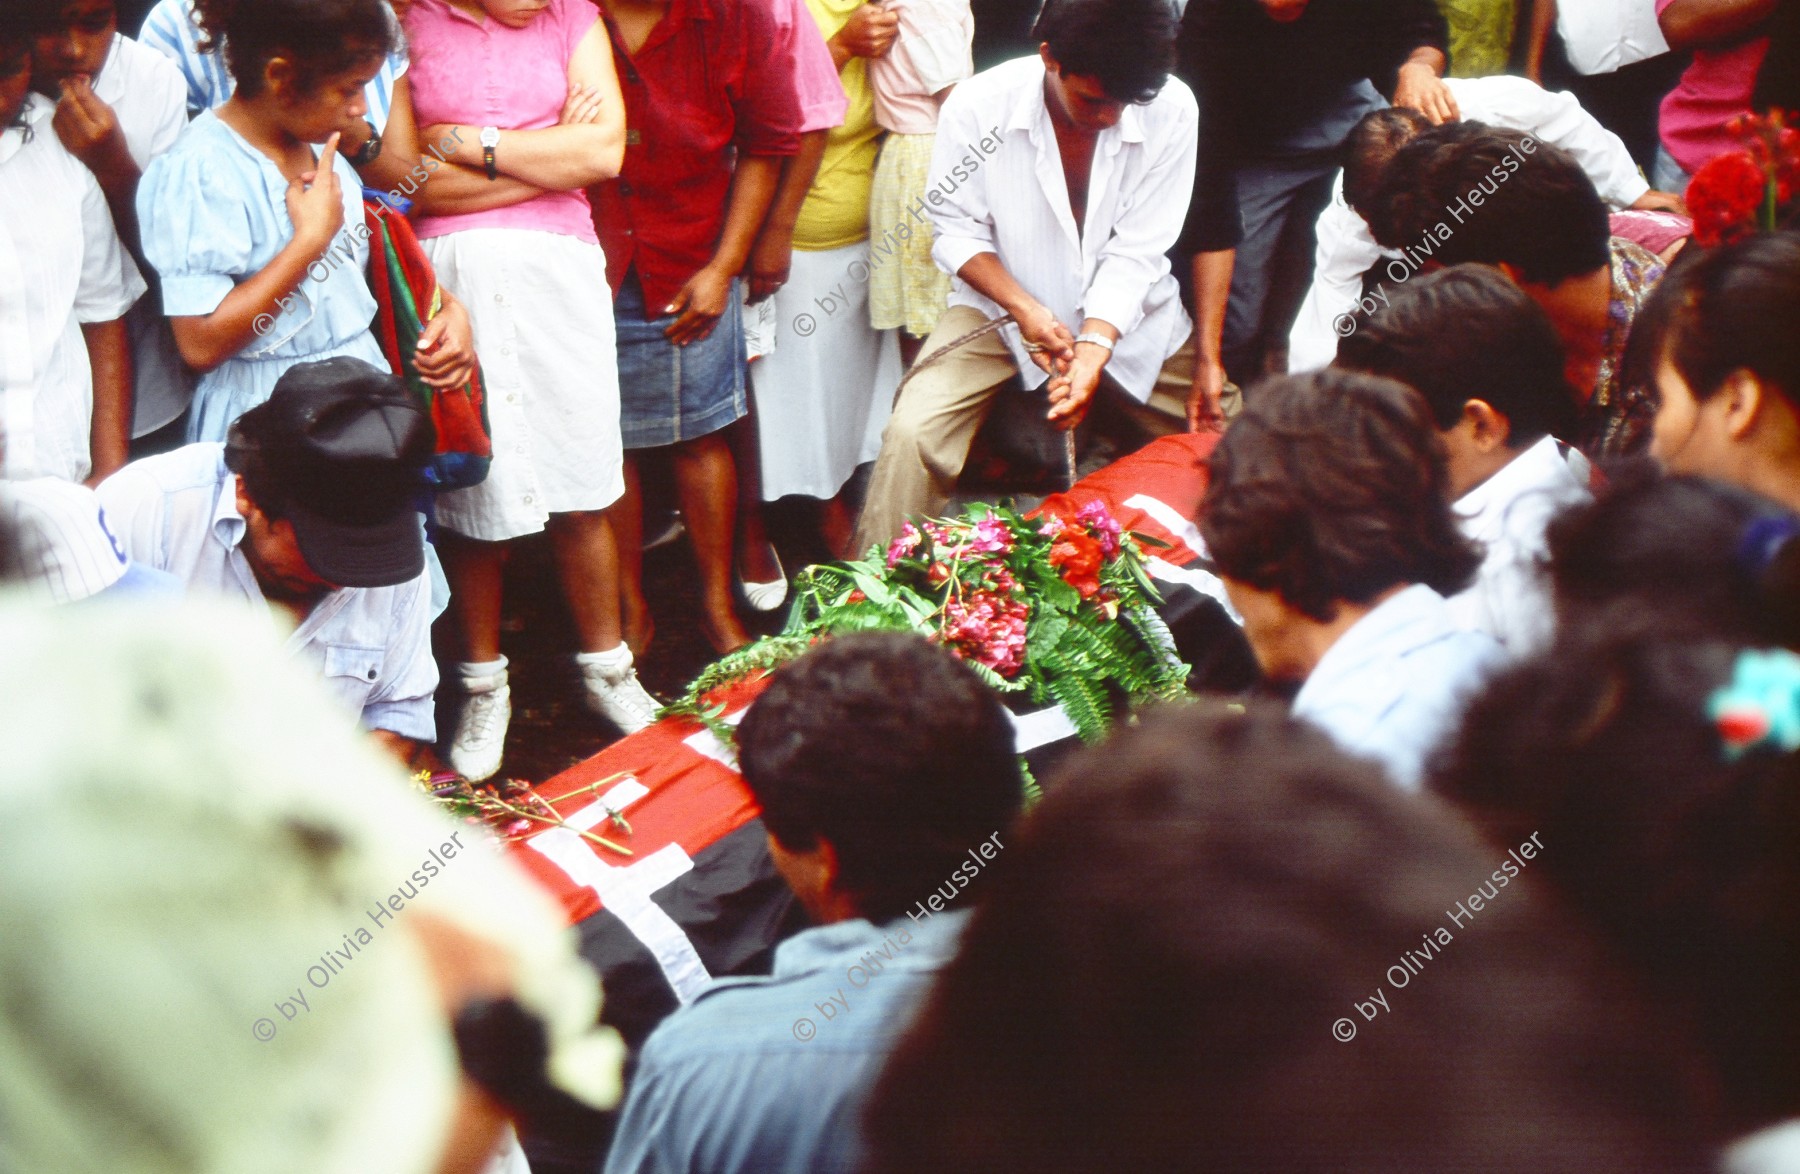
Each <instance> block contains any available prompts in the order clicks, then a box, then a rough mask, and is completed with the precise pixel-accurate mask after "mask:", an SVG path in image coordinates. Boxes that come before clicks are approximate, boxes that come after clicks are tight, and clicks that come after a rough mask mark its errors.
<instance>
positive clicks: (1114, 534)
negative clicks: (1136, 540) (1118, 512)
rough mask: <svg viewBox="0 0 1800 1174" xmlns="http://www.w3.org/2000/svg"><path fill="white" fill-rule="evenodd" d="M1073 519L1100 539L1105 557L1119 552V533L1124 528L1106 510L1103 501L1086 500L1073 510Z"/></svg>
mask: <svg viewBox="0 0 1800 1174" xmlns="http://www.w3.org/2000/svg"><path fill="white" fill-rule="evenodd" d="M1075 520H1076V521H1078V522H1080V523H1081V524H1083V525H1084V526H1086V527H1087V528H1088V529H1089V530H1091V531H1093V534H1094V537H1095V538H1098V539H1099V540H1100V550H1101V552H1102V553H1104V554H1105V555H1106V557H1107V558H1111V557H1112V556H1113V555H1115V554H1118V553H1119V545H1120V535H1122V534H1123V533H1124V532H1125V528H1124V527H1123V526H1121V525H1119V523H1118V522H1117V521H1115V520H1114V518H1113V516H1112V514H1111V513H1109V512H1108V511H1107V508H1106V503H1105V502H1103V501H1101V500H1100V499H1099V498H1095V499H1094V500H1093V501H1090V502H1088V503H1087V504H1086V505H1084V506H1082V507H1081V508H1080V509H1079V510H1077V511H1075Z"/></svg>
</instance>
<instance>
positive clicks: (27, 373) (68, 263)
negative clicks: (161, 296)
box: [0, 94, 145, 481]
mask: <svg viewBox="0 0 1800 1174" xmlns="http://www.w3.org/2000/svg"><path fill="white" fill-rule="evenodd" d="M55 110H56V107H55V104H54V103H52V102H50V101H49V100H48V99H47V98H44V97H42V96H40V95H38V94H28V95H26V98H25V106H24V109H23V111H22V114H23V117H24V121H25V124H26V125H27V126H29V127H30V128H31V137H30V139H29V141H28V140H27V139H26V137H25V134H24V132H23V131H21V130H20V129H19V128H17V127H8V128H7V129H5V130H4V131H0V445H3V449H4V463H3V464H0V475H4V476H7V477H14V478H27V477H61V478H63V479H64V480H66V481H80V480H82V479H84V478H85V477H87V475H88V473H89V472H90V471H91V470H92V467H93V466H92V463H91V460H90V452H91V441H92V432H93V415H94V377H93V370H92V368H91V366H90V364H89V362H88V351H87V340H86V339H85V338H84V337H83V336H82V333H81V327H82V326H83V325H84V324H91V323H97V322H111V321H113V320H114V319H117V318H121V317H123V316H124V314H125V311H126V310H127V309H129V308H130V307H131V303H133V302H135V301H137V299H138V297H139V296H140V295H141V294H142V293H143V292H144V288H145V287H144V279H143V278H142V277H141V276H140V275H139V274H138V269H137V265H136V264H135V263H134V262H133V261H132V260H131V256H130V254H128V253H126V252H125V248H124V246H123V245H121V244H120V243H119V236H118V233H117V232H115V231H114V230H113V220H112V213H111V212H109V211H108V210H107V207H106V197H105V195H103V194H102V193H101V191H100V185H99V184H98V183H97V182H95V180H94V176H93V173H91V172H90V171H88V169H87V167H86V166H85V165H84V164H83V163H82V162H81V161H80V160H79V159H77V158H75V156H73V155H71V154H69V152H68V151H66V150H64V149H63V145H62V142H61V140H59V139H58V138H57V137H56V131H55V129H54V128H53V127H52V126H51V125H50V119H51V116H52V115H53V114H54V113H55Z"/></svg>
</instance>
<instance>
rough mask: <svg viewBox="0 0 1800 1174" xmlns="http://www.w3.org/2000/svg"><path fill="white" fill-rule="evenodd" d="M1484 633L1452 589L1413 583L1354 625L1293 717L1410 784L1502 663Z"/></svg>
mask: <svg viewBox="0 0 1800 1174" xmlns="http://www.w3.org/2000/svg"><path fill="white" fill-rule="evenodd" d="M1503 661H1504V656H1503V654H1502V653H1501V651H1500V646H1499V645H1498V644H1496V643H1495V642H1494V639H1493V637H1491V636H1489V635H1487V634H1486V633H1485V632H1471V631H1463V630H1460V629H1458V627H1457V624H1456V619H1455V617H1454V616H1453V615H1452V614H1451V611H1450V605H1449V604H1448V603H1447V602H1445V600H1444V597H1443V596H1441V595H1439V594H1438V593H1437V592H1435V591H1433V590H1432V589H1431V588H1429V587H1426V586H1424V585H1423V584H1414V585H1413V586H1411V587H1408V588H1406V589H1405V590H1404V591H1401V592H1399V593H1398V594H1396V595H1395V596H1394V597H1393V598H1391V599H1389V600H1387V601H1386V602H1385V603H1382V604H1381V605H1380V606H1378V607H1376V608H1375V609H1374V610H1372V611H1371V612H1369V614H1368V615H1366V616H1364V617H1363V618H1362V619H1360V620H1358V621H1357V622H1356V623H1354V624H1352V625H1351V626H1350V628H1349V630H1348V631H1346V632H1345V633H1344V634H1343V635H1342V636H1340V637H1338V641H1337V643H1336V644H1333V645H1332V646H1331V647H1330V648H1329V649H1327V650H1326V652H1325V655H1324V656H1323V657H1321V658H1320V660H1319V663H1318V666H1317V667H1315V668H1314V669H1313V671H1312V675H1311V676H1309V677H1307V678H1306V683H1305V684H1304V685H1302V686H1301V687H1300V692H1299V693H1297V694H1295V696H1294V716H1295V717H1298V718H1304V719H1305V720H1307V721H1309V722H1311V723H1312V724H1313V725H1315V726H1318V727H1319V728H1320V729H1322V730H1324V731H1325V732H1326V733H1327V734H1330V735H1331V737H1332V740H1333V741H1335V742H1336V743H1337V744H1338V745H1339V746H1340V747H1342V748H1343V749H1344V750H1346V751H1347V752H1349V753H1351V754H1355V755H1358V756H1360V757H1363V758H1372V759H1374V760H1375V761H1377V762H1379V763H1381V764H1382V765H1383V766H1385V767H1386V768H1387V770H1388V774H1389V776H1390V777H1391V778H1392V779H1393V780H1394V781H1395V782H1396V783H1398V784H1400V785H1401V786H1402V787H1405V788H1407V789H1408V790H1417V789H1418V788H1419V786H1420V785H1421V783H1422V782H1423V780H1424V774H1425V764H1426V762H1427V761H1428V760H1429V758H1430V756H1431V755H1432V754H1433V753H1435V752H1436V750H1437V749H1438V747H1439V746H1440V745H1442V744H1443V743H1444V742H1445V741H1446V740H1447V739H1448V738H1450V737H1452V736H1453V735H1454V734H1455V733H1456V729H1457V726H1458V724H1459V723H1460V722H1461V721H1462V715H1463V709H1464V707H1465V706H1467V704H1468V703H1469V700H1470V698H1471V697H1472V696H1473V695H1474V694H1475V692H1476V691H1477V690H1478V689H1480V688H1481V687H1482V686H1483V685H1485V684H1486V683H1487V681H1488V678H1489V677H1491V676H1492V675H1493V674H1494V673H1495V672H1496V671H1497V670H1498V669H1499V668H1500V666H1501V665H1502V663H1503Z"/></svg>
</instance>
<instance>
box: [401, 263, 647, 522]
mask: <svg viewBox="0 0 1800 1174" xmlns="http://www.w3.org/2000/svg"><path fill="white" fill-rule="evenodd" d="M422 243H423V245H424V247H425V253H426V255H427V256H429V257H430V258H431V263H432V265H433V266H434V267H435V268H436V269H437V275H438V280H439V281H440V282H442V283H443V286H444V288H445V289H447V290H449V291H450V292H451V293H453V294H455V295H456V296H457V297H458V298H460V299H462V303H463V305H465V306H467V307H468V310H469V318H470V320H471V322H472V323H473V325H474V328H475V351H476V354H477V355H478V356H479V357H480V359H481V371H482V375H483V377H484V378H485V380H486V383H487V412H488V427H489V430H490V431H491V432H492V434H493V438H494V463H493V467H492V468H491V469H489V470H488V475H487V480H485V481H483V482H482V483H481V484H480V485H476V486H473V487H472V488H469V489H457V490H452V491H451V492H448V493H443V494H439V495H438V499H437V520H438V524H439V525H441V526H444V527H445V528H447V529H449V530H452V531H454V532H455V533H457V534H461V535H463V536H464V537H467V538H477V539H482V540H484V541H488V542H499V541H502V540H504V539H508V538H517V537H519V536H520V535H524V534H535V533H537V532H538V531H539V530H542V529H543V528H544V524H545V523H546V522H547V521H549V518H550V515H551V514H560V513H569V512H572V511H576V510H599V509H605V508H606V507H607V506H609V505H611V504H612V503H613V502H615V501H617V500H618V499H619V496H620V495H621V494H623V493H624V492H625V477H624V454H623V450H622V449H621V447H620V441H619V368H618V353H617V351H616V350H615V349H614V344H613V315H612V294H611V291H610V290H609V289H608V287H607V284H606V254H605V253H603V252H601V251H600V246H599V245H595V244H589V243H588V242H586V241H584V240H580V239H577V238H575V237H571V236H564V235H562V234H560V233H553V232H542V231H539V230H536V229H525V228H472V229H468V230H466V231H464V232H453V233H450V234H448V235H446V236H439V237H433V238H432V239H430V240H427V241H424V242H422Z"/></svg>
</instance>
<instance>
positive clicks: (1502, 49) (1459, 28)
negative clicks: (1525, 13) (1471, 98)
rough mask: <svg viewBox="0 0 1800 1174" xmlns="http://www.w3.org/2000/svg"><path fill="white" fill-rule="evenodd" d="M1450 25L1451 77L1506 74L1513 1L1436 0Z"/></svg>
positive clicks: (1513, 9)
mask: <svg viewBox="0 0 1800 1174" xmlns="http://www.w3.org/2000/svg"><path fill="white" fill-rule="evenodd" d="M1437 4H1438V7H1439V8H1441V9H1442V10H1443V12H1444V19H1445V20H1446V21H1448V22H1449V24H1450V76H1451V77H1489V76H1492V75H1493V74H1496V73H1505V72H1506V65H1507V61H1508V59H1509V58H1510V57H1511V55H1512V40H1513V19H1514V15H1515V13H1516V11H1517V6H1516V5H1515V3H1514V0H1437Z"/></svg>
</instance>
